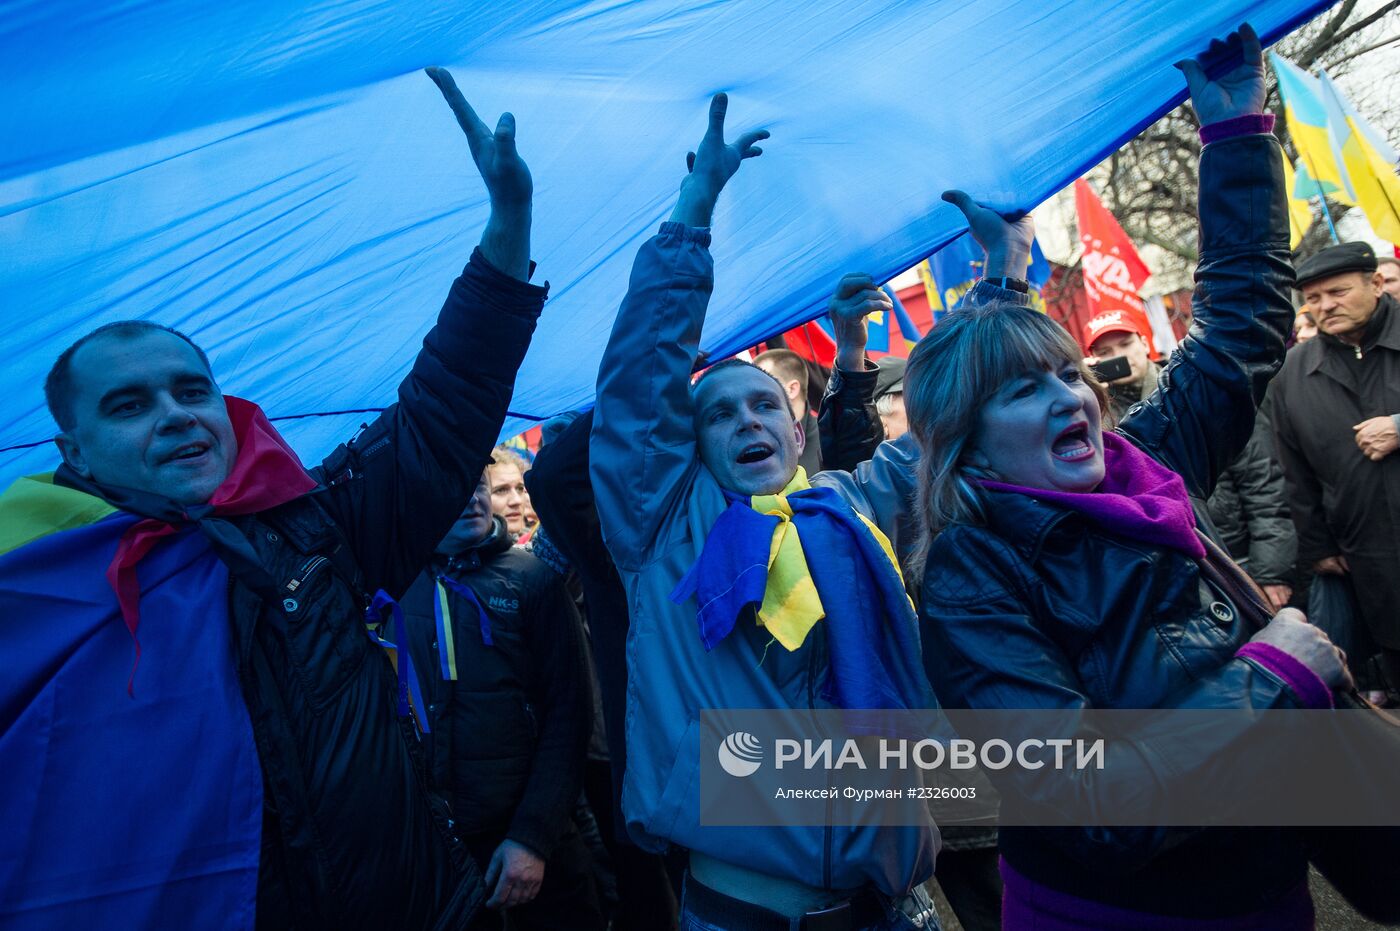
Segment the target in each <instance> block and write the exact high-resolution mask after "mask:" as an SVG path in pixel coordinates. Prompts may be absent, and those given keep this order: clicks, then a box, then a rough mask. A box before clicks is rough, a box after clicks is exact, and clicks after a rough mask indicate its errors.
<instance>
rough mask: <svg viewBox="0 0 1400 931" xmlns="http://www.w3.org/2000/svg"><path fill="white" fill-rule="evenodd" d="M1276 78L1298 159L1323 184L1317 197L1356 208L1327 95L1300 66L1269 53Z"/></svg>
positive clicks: (1319, 84)
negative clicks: (1330, 198)
mask: <svg viewBox="0 0 1400 931" xmlns="http://www.w3.org/2000/svg"><path fill="white" fill-rule="evenodd" d="M1269 60H1270V61H1271V62H1272V63H1273V66H1274V74H1276V75H1277V76H1278V93H1279V96H1280V97H1281V98H1283V113H1284V118H1285V119H1286V120H1287V121H1288V132H1289V134H1290V135H1291V136H1292V137H1293V144H1294V146H1296V147H1297V149H1298V156H1299V158H1300V160H1301V161H1302V162H1303V164H1304V165H1305V166H1306V167H1307V169H1308V175H1309V176H1310V177H1311V178H1313V179H1314V180H1315V181H1318V182H1320V183H1321V185H1322V188H1321V190H1319V191H1316V192H1314V194H1315V195H1316V196H1321V195H1322V194H1324V193H1325V194H1326V196H1328V197H1332V198H1335V199H1336V200H1337V201H1339V202H1341V203H1343V204H1348V205H1350V206H1355V205H1356V195H1355V193H1354V192H1353V190H1352V187H1351V182H1350V180H1349V179H1348V177H1347V170H1346V168H1345V167H1344V165H1343V161H1342V153H1341V147H1340V146H1339V145H1338V144H1337V140H1336V138H1335V137H1334V135H1333V132H1332V130H1331V128H1330V120H1329V119H1328V113H1327V105H1326V104H1325V103H1324V102H1323V101H1324V96H1325V95H1324V91H1323V90H1322V85H1321V83H1320V82H1319V81H1318V80H1317V78H1315V77H1313V76H1312V75H1310V74H1308V73H1307V72H1306V71H1304V70H1302V69H1301V68H1299V67H1298V66H1296V65H1294V64H1292V63H1290V62H1288V61H1286V60H1285V59H1283V58H1280V57H1279V56H1278V55H1276V54H1274V53H1272V52H1271V53H1269Z"/></svg>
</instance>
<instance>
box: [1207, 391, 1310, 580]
mask: <svg viewBox="0 0 1400 931" xmlns="http://www.w3.org/2000/svg"><path fill="white" fill-rule="evenodd" d="M1206 505H1207V507H1208V508H1209V509H1210V517H1211V520H1212V521H1214V523H1215V529H1216V530H1217V531H1219V533H1220V540H1221V542H1222V543H1223V544H1224V545H1225V548H1226V549H1227V550H1229V552H1230V555H1231V556H1233V557H1234V558H1235V559H1236V560H1237V561H1238V562H1239V563H1240V565H1242V566H1243V567H1244V569H1245V571H1247V572H1248V573H1249V574H1250V576H1252V577H1253V579H1254V581H1256V582H1258V583H1259V584H1260V585H1291V584H1292V579H1293V564H1294V562H1296V561H1297V557H1298V536H1297V534H1296V533H1294V531H1293V521H1292V519H1291V518H1290V517H1289V516H1288V501H1287V499H1286V495H1285V492H1284V487H1283V469H1282V468H1281V467H1280V466H1279V463H1278V458H1277V457H1276V456H1275V455H1274V431H1273V428H1272V427H1271V426H1270V424H1269V417H1268V408H1267V407H1263V408H1260V410H1259V416H1258V418H1257V419H1256V420H1255V421H1254V432H1253V433H1252V434H1251V435H1250V437H1249V442H1248V443H1247V444H1246V445H1245V448H1244V452H1242V453H1240V454H1239V455H1238V456H1237V457H1235V461H1234V462H1232V463H1230V465H1229V466H1227V467H1226V469H1225V471H1224V472H1223V473H1222V474H1221V476H1220V480H1219V481H1218V482H1217V483H1216V485H1215V492H1214V493H1213V494H1212V495H1211V496H1210V500H1209V501H1207V502H1206Z"/></svg>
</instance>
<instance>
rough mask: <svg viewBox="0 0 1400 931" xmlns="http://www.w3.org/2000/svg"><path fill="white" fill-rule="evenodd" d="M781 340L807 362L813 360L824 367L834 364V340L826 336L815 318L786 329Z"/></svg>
mask: <svg viewBox="0 0 1400 931" xmlns="http://www.w3.org/2000/svg"><path fill="white" fill-rule="evenodd" d="M783 341H784V342H786V343H787V347H788V348H789V349H791V350H792V351H793V352H795V353H797V354H798V355H799V356H801V357H802V358H804V359H806V360H807V361H808V362H815V363H817V364H818V365H821V366H824V367H826V368H831V367H832V366H834V365H835V364H836V341H835V340H834V339H832V338H831V337H830V336H828V335H827V334H826V331H825V330H823V329H822V328H821V325H820V324H818V323H817V321H815V320H812V321H810V322H808V323H804V324H802V325H801V326H799V327H794V328H792V329H791V330H788V331H787V332H786V333H784V334H783Z"/></svg>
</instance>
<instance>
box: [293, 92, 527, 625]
mask: <svg viewBox="0 0 1400 931" xmlns="http://www.w3.org/2000/svg"><path fill="white" fill-rule="evenodd" d="M428 75H429V77H431V78H432V79H433V82H434V83H435V84H437V86H438V89H439V90H440V91H441V92H442V94H443V97H444V98H445V99H446V100H447V103H448V105H449V106H450V107H451V108H452V111H453V113H454V114H455V115H456V117H457V122H458V124H460V125H461V127H462V131H463V133H464V134H465V135H466V137H467V144H468V146H469V147H470V149H471V154H472V159H473V161H474V162H475V163H476V167H477V170H478V171H479V173H480V175H481V178H482V181H483V182H485V184H486V190H487V192H488V194H489V195H490V200H491V215H490V219H488V220H487V223H486V228H485V230H484V232H483V233H482V237H481V244H480V246H478V248H477V249H476V250H475V251H474V252H473V254H472V256H471V260H470V261H469V262H468V263H467V266H466V268H465V270H464V271H463V272H462V275H461V277H459V278H458V279H457V280H456V281H455V282H453V284H452V288H451V290H450V291H449V293H448V296H447V300H446V302H445V303H444V304H443V307H442V310H441V312H440V313H439V314H438V320H437V325H436V326H434V327H433V328H432V330H430V331H429V332H428V335H427V336H426V337H425V338H424V340H423V348H422V350H421V351H420V352H419V353H418V356H417V358H416V359H415V360H414V363H413V368H412V369H411V370H410V372H409V374H408V377H407V378H405V379H404V380H403V382H402V383H401V384H400V385H399V393H398V403H396V404H394V405H392V406H391V407H389V408H388V409H386V410H385V411H384V413H383V414H381V415H380V416H379V418H378V419H377V420H375V421H374V423H372V424H371V425H370V426H369V427H368V428H366V429H365V430H364V431H363V432H362V433H361V434H360V435H359V436H358V437H356V438H355V440H354V441H352V442H351V443H350V444H349V445H348V446H342V447H340V448H339V449H337V450H336V451H335V452H334V453H332V454H331V456H330V457H328V458H327V459H326V461H325V462H324V463H323V464H322V466H321V468H320V470H318V471H319V476H318V477H319V478H320V479H321V481H322V482H323V483H325V484H327V485H328V486H329V487H328V489H327V490H326V491H325V492H324V493H322V494H321V495H320V496H319V498H320V501H321V503H322V504H323V505H324V506H325V507H326V509H327V510H328V511H329V512H330V513H331V515H332V516H333V517H334V518H335V520H336V522H337V523H338V524H339V525H340V527H341V529H342V530H343V531H344V533H345V535H346V537H347V539H348V541H349V543H350V546H351V548H352V550H353V552H354V555H355V558H356V560H357V562H358V564H359V567H360V570H361V572H362V573H363V578H362V580H361V581H362V584H363V586H364V587H365V588H366V589H367V590H368V591H374V590H375V589H378V588H383V589H385V590H386V591H388V592H389V593H390V594H392V595H394V596H396V597H397V596H398V595H399V594H401V593H402V592H403V591H404V590H405V589H406V588H407V587H408V586H409V584H411V583H412V581H413V579H414V576H415V575H416V574H417V572H418V571H419V570H420V569H421V568H422V567H423V566H424V565H425V564H426V563H427V561H428V558H429V556H430V554H431V553H432V550H433V547H434V546H436V545H437V543H438V542H439V541H440V540H441V539H442V536H443V535H444V534H445V533H446V532H447V529H448V528H449V527H450V526H451V524H452V522H453V521H454V520H455V519H456V517H457V515H458V514H460V513H461V511H462V508H463V507H464V506H465V504H466V501H467V498H468V497H470V495H471V493H472V490H473V489H474V488H475V487H476V482H477V479H478V478H479V477H480V475H481V471H482V469H483V468H485V465H486V462H487V460H488V459H489V457H490V453H491V447H492V446H493V445H494V444H495V442H496V439H497V436H498V435H499V433H500V430H501V424H502V422H503V421H504V420H505V416H506V407H507V405H508V404H509V403H510V397H511V393H512V391H513V390H514V387H515V374H516V370H517V369H519V367H520V363H521V362H522V361H523V360H524V358H525V350H526V349H527V348H528V347H529V344H530V337H531V335H532V334H533V333H534V329H535V322H536V320H537V319H538V317H539V314H540V311H541V309H542V308H543V306H544V299H545V293H546V289H545V288H542V287H536V286H534V285H531V284H529V283H528V279H529V276H530V222H531V193H532V190H533V188H532V183H531V179H530V172H529V169H528V168H527V167H526V166H525V162H524V161H523V160H522V159H521V158H520V155H519V153H518V152H517V151H516V148H515V118H514V117H513V116H511V115H510V114H509V113H507V114H504V115H502V117H501V119H500V122H499V123H498V124H497V125H496V129H495V131H494V132H492V131H491V130H489V129H488V128H487V127H486V125H485V124H484V123H483V122H482V121H481V119H480V118H479V117H477V115H476V113H475V111H473V110H472V108H471V105H470V104H468V103H467V101H466V99H465V98H464V97H463V96H462V94H461V92H460V91H459V90H458V89H457V86H456V84H455V83H454V82H453V81H452V77H451V75H449V74H448V73H447V72H446V71H443V70H441V69H438V68H433V69H429V71H428Z"/></svg>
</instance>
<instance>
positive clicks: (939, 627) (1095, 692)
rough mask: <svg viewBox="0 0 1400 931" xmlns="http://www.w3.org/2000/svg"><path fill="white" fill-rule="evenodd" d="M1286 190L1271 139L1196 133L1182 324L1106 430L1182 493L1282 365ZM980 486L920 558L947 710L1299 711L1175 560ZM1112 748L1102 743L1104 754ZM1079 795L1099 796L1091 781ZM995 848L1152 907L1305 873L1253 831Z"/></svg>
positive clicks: (1103, 837) (1271, 834)
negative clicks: (1192, 261) (1196, 253)
mask: <svg viewBox="0 0 1400 931" xmlns="http://www.w3.org/2000/svg"><path fill="white" fill-rule="evenodd" d="M1282 191H1283V163H1282V161H1281V153H1280V150H1279V146H1278V143H1277V142H1276V141H1275V140H1274V139H1273V137H1272V136H1269V135H1246V136H1236V137H1232V138H1228V139H1224V140H1221V141H1219V142H1215V143H1213V144H1211V145H1208V146H1206V148H1205V149H1204V151H1203V153H1202V156H1201V183H1200V256H1201V258H1200V263H1199V265H1198V266H1197V270H1196V282H1197V286H1196V293H1195V298H1194V301H1193V308H1194V311H1195V320H1194V322H1193V324H1192V328H1191V332H1190V333H1189V334H1188V336H1187V338H1186V339H1185V340H1184V341H1183V342H1182V344H1181V346H1180V347H1179V348H1178V349H1177V350H1176V351H1175V352H1174V353H1173V355H1172V357H1171V360H1170V361H1169V362H1168V364H1167V365H1166V367H1165V368H1164V370H1163V371H1162V373H1161V378H1160V383H1159V385H1158V387H1157V389H1156V391H1154V392H1153V393H1152V395H1151V396H1150V397H1148V398H1147V399H1145V400H1143V401H1141V402H1139V403H1137V404H1135V405H1134V406H1133V407H1131V408H1130V409H1129V410H1128V412H1127V413H1126V414H1125V415H1124V417H1123V419H1122V422H1121V423H1120V424H1119V426H1118V428H1117V430H1118V432H1119V433H1120V434H1121V435H1122V436H1124V437H1126V438H1127V439H1128V440H1130V441H1131V442H1133V443H1135V444H1136V445H1137V446H1138V447H1139V448H1141V449H1142V450H1144V451H1145V452H1146V453H1148V454H1149V455H1150V456H1152V457H1153V458H1155V459H1157V460H1158V461H1159V462H1161V463H1162V464H1164V465H1166V466H1167V467H1169V468H1171V469H1172V470H1173V471H1175V472H1177V473H1178V474H1179V475H1181V477H1182V478H1183V479H1184V480H1185V483H1186V488H1187V490H1188V492H1189V493H1190V494H1191V495H1192V496H1194V497H1198V498H1205V497H1208V496H1209V494H1210V492H1211V490H1212V489H1213V487H1214V485H1215V482H1216V478H1217V477H1218V476H1219V475H1220V474H1221V472H1222V471H1223V470H1224V469H1225V467H1226V466H1227V465H1228V464H1230V463H1231V462H1232V461H1234V459H1235V458H1236V457H1237V456H1238V455H1239V453H1240V451H1241V450H1242V449H1244V447H1245V444H1246V442H1247V441H1248V440H1249V437H1250V434H1251V431H1252V428H1253V424H1254V417H1255V411H1256V409H1257V407H1258V405H1259V404H1260V403H1261V402H1262V401H1263V398H1264V391H1265V388H1266V387H1267V386H1268V383H1269V379H1270V378H1272V377H1273V375H1274V374H1275V373H1276V372H1277V371H1278V369H1279V366H1280V365H1281V363H1282V361H1283V354H1284V337H1285V335H1286V334H1287V332H1288V326H1289V322H1290V320H1291V319H1292V306H1291V303H1290V293H1289V289H1290V288H1291V287H1292V285H1293V270H1292V267H1291V266H1290V264H1289V251H1288V220H1287V216H1286V214H1285V212H1284V198H1283V194H1282ZM984 494H985V495H986V500H985V508H984V511H985V513H986V515H987V516H986V520H985V523H983V524H980V525H955V526H952V527H949V528H947V529H946V530H944V531H943V532H942V533H941V534H940V535H939V537H938V538H937V539H936V540H935V541H934V542H933V544H932V547H931V550H930V553H929V557H928V561H927V564H926V566H925V571H924V577H923V586H922V596H923V597H922V607H921V628H922V635H923V649H924V661H925V667H926V669H927V670H928V674H929V679H930V681H932V682H934V683H937V693H938V698H939V700H940V703H941V704H943V705H944V706H945V707H950V708H1004V709H1035V708H1047V709H1048V708H1057V709H1077V708H1090V707H1096V708H1162V707H1186V708H1245V709H1264V708H1274V707H1296V706H1298V705H1300V704H1301V703H1300V702H1299V701H1298V699H1297V697H1296V696H1295V695H1294V694H1293V693H1292V692H1291V691H1290V689H1289V688H1288V687H1287V685H1286V684H1285V683H1284V682H1283V681H1282V680H1281V679H1279V678H1278V677H1277V676H1275V675H1274V674H1273V673H1271V672H1269V671H1268V670H1266V669H1264V668H1263V667H1262V666H1260V665H1256V664H1255V663H1253V662H1252V661H1250V660H1246V659H1240V658H1236V657H1235V651H1236V650H1237V649H1238V648H1239V647H1240V646H1241V645H1242V644H1244V643H1245V642H1246V641H1247V640H1248V639H1249V637H1250V636H1251V635H1252V634H1253V630H1251V629H1248V627H1247V625H1246V624H1245V623H1244V622H1243V621H1242V620H1241V618H1240V617H1239V613H1238V612H1237V611H1235V610H1234V609H1233V607H1232V606H1231V605H1230V604H1229V603H1228V599H1225V598H1224V597H1223V595H1222V594H1221V593H1219V592H1215V591H1212V590H1211V589H1210V587H1209V586H1208V584H1207V583H1206V582H1205V581H1204V579H1203V577H1202V575H1201V573H1200V571H1199V568H1198V566H1197V564H1196V563H1195V562H1194V561H1193V560H1192V559H1191V558H1190V557H1189V556H1187V555H1185V554H1183V553H1180V552H1177V551H1175V550H1169V549H1166V548H1164V547H1161V546H1156V545H1151V544H1146V543H1142V542H1138V541H1135V540H1131V539H1127V538H1124V537H1119V536H1115V535H1113V534H1111V533H1108V532H1105V531H1101V530H1099V529H1097V528H1096V527H1094V526H1092V525H1090V524H1088V523H1087V522H1086V521H1085V520H1083V519H1082V518H1081V517H1080V516H1079V515H1078V514H1077V513H1075V512H1073V511H1070V510H1068V509H1065V508H1062V507H1059V506H1056V505H1053V504H1050V503H1047V502H1044V501H1040V500H1037V499H1035V498H1033V497H1031V496H1028V495H1021V494H1012V493H995V492H984ZM1213 608H1214V610H1212V609H1213ZM1181 740H1182V746H1179V747H1163V748H1159V749H1161V750H1162V753H1161V754H1152V755H1150V757H1149V756H1143V755H1138V756H1137V757H1136V764H1135V765H1137V766H1139V767H1140V769H1141V779H1142V780H1144V782H1143V783H1142V784H1167V783H1170V781H1171V779H1172V778H1173V773H1170V772H1164V771H1159V768H1160V767H1161V766H1162V764H1161V762H1160V761H1161V760H1163V759H1171V758H1172V756H1171V754H1172V753H1173V752H1174V751H1176V752H1178V753H1194V754H1196V757H1195V758H1196V759H1199V758H1200V757H1201V755H1202V753H1201V750H1200V748H1195V747H1191V746H1189V745H1187V744H1186V737H1185V735H1183V736H1182V738H1181ZM1114 752H1115V748H1114V747H1113V746H1112V742H1110V747H1109V750H1108V753H1109V756H1110V760H1111V761H1112V757H1113V754H1114ZM1177 759H1181V757H1180V756H1178V757H1177ZM1217 775H1218V778H1220V779H1222V780H1224V779H1229V778H1230V774H1229V773H1223V772H1222V773H1219V774H1217ZM1012 778H1014V777H1012ZM1079 788H1080V789H1082V791H1085V792H1092V791H1094V787H1093V786H1092V785H1090V784H1088V779H1087V778H1086V779H1085V784H1084V785H1083V786H1081V787H1079ZM1001 789H1002V791H1003V793H1006V792H1008V791H1013V792H1014V791H1015V789H1016V786H1015V785H1014V783H1012V784H1011V785H1009V786H1008V785H1003V786H1001ZM1002 853H1003V855H1004V856H1005V857H1006V859H1007V861H1008V863H1010V864H1011V865H1012V866H1013V867H1014V868H1015V869H1016V870H1017V871H1019V872H1020V873H1021V874H1022V875H1024V876H1027V877H1029V878H1031V879H1032V880H1035V881H1036V882H1039V883H1041V884H1043V885H1048V886H1050V887H1051V888H1054V889H1058V890H1061V891H1064V892H1068V893H1070V894H1073V895H1078V896H1081V897H1083V898H1089V899H1093V900H1096V901H1100V902H1106V903H1109V904H1114V905H1118V906H1120V907H1125V908H1134V909H1139V910H1144V911H1149V912H1154V913H1157V914H1174V915H1195V916H1207V915H1222V914H1239V913H1243V912H1247V911H1249V910H1251V908H1253V907H1256V906H1258V905H1262V904H1266V903H1268V902H1270V901H1274V900H1276V899H1277V898H1278V897H1279V896H1281V895H1282V894H1283V893H1284V892H1286V891H1288V890H1289V889H1290V888H1292V887H1293V886H1294V885H1295V884H1296V883H1297V882H1299V881H1300V880H1301V878H1302V877H1303V876H1304V875H1305V871H1306V859H1305V857H1304V855H1303V852H1302V850H1301V847H1300V845H1299V844H1298V843H1297V842H1296V841H1295V840H1294V839H1293V838H1292V837H1291V836H1290V835H1288V834H1286V833H1285V832H1282V831H1280V830H1277V829H1267V828H1266V829H1251V830H1241V829H1209V830H1201V829H1192V828H1155V827H1143V828H1099V829H1087V828H1070V829H1059V828H1057V829H1048V828H1004V829H1003V830H1002Z"/></svg>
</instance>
